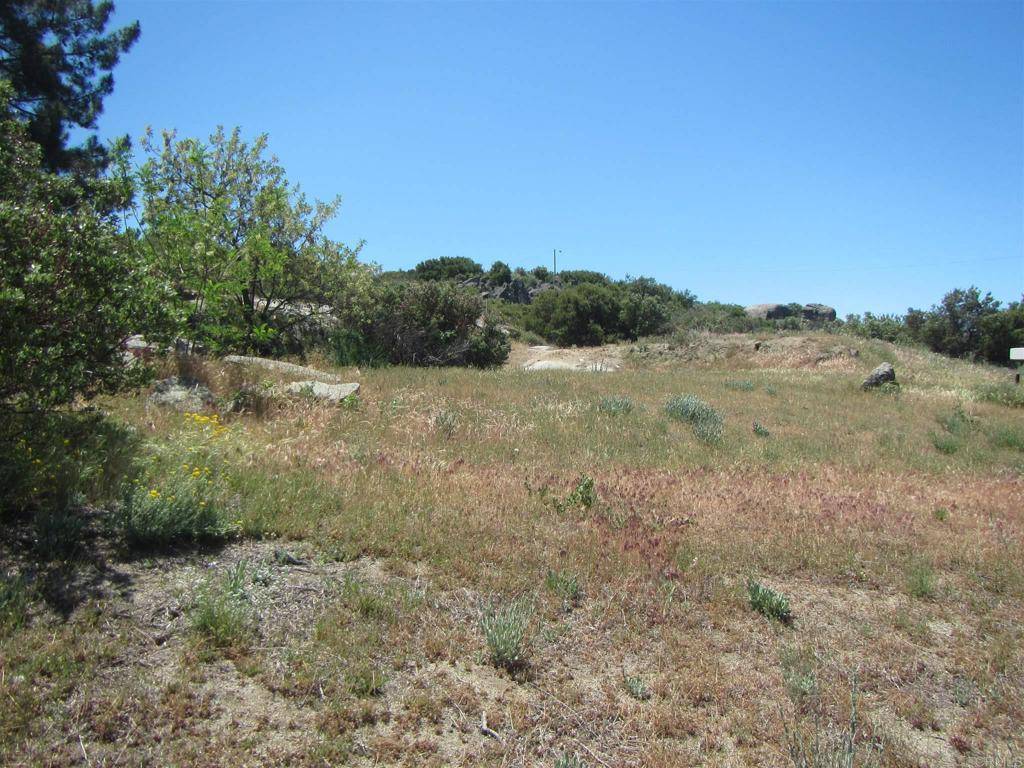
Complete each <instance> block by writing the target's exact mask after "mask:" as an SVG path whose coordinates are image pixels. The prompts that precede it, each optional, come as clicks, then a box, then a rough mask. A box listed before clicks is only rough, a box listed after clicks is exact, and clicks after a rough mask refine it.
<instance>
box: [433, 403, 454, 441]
mask: <svg viewBox="0 0 1024 768" xmlns="http://www.w3.org/2000/svg"><path fill="white" fill-rule="evenodd" d="M458 428H459V414H458V413H456V412H455V411H452V410H449V409H447V408H445V409H444V410H441V411H438V412H437V413H435V414H434V429H436V430H437V431H438V433H439V434H440V435H441V436H442V437H444V438H445V439H446V440H451V439H452V438H453V437H455V432H456V431H457V430H458Z"/></svg>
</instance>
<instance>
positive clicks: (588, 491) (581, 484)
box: [555, 475, 597, 513]
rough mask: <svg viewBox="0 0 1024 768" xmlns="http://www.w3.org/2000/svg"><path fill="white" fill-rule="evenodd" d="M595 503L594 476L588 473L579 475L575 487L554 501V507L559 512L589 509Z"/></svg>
mask: <svg viewBox="0 0 1024 768" xmlns="http://www.w3.org/2000/svg"><path fill="white" fill-rule="evenodd" d="M596 503H597V489H596V488H595V487H594V478H592V477H591V476H590V475H580V478H579V480H577V481H576V487H575V488H573V489H572V491H571V492H570V493H569V495H568V496H566V497H565V498H564V499H561V500H556V501H555V508H556V509H557V510H558V511H559V512H560V513H561V512H567V511H568V510H570V509H590V508H591V507H593V506H594V505H595V504H596Z"/></svg>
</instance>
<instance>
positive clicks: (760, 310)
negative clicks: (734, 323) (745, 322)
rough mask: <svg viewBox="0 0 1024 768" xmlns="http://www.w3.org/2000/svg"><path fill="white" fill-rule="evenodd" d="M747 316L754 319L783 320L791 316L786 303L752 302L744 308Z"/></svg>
mask: <svg viewBox="0 0 1024 768" xmlns="http://www.w3.org/2000/svg"><path fill="white" fill-rule="evenodd" d="M745 311H746V313H747V317H752V318H753V319H755V320H785V319H786V318H787V317H792V316H793V308H792V307H790V306H789V305H788V304H753V305H751V306H749V307H747V308H746V310H745Z"/></svg>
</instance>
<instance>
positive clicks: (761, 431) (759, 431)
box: [754, 421, 772, 437]
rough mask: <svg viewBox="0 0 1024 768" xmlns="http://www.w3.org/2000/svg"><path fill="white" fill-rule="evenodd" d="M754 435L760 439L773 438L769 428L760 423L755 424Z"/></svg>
mask: <svg viewBox="0 0 1024 768" xmlns="http://www.w3.org/2000/svg"><path fill="white" fill-rule="evenodd" d="M754 434H755V435H757V436H758V437H771V436H772V433H771V432H769V431H768V428H767V427H766V426H765V425H764V424H762V423H761V422H759V421H755V422H754Z"/></svg>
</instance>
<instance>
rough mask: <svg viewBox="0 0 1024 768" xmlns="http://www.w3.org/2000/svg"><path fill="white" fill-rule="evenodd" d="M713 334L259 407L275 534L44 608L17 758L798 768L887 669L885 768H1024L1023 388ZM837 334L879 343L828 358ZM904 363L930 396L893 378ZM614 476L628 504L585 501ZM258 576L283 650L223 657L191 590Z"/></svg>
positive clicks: (10, 695) (948, 366) (0, 710)
mask: <svg viewBox="0 0 1024 768" xmlns="http://www.w3.org/2000/svg"><path fill="white" fill-rule="evenodd" d="M701 343H702V344H705V345H708V344H718V345H719V346H720V347H724V348H726V352H723V353H721V354H719V352H717V351H716V352H715V353H714V354H711V355H705V356H704V357H701V356H700V355H699V354H697V355H694V354H691V351H690V350H683V351H682V352H681V353H679V354H676V350H671V349H668V348H666V349H664V350H662V351H661V353H660V354H658V355H654V356H652V355H651V354H650V350H649V349H648V350H647V351H646V352H645V351H642V350H641V351H639V352H638V353H636V354H628V353H627V354H626V355H625V359H626V360H627V361H629V362H628V364H627V370H624V371H620V372H617V373H608V374H586V373H575V372H557V371H546V372H524V371H518V370H514V369H507V370H502V371H492V372H477V371H466V370H448V369H444V370H412V369H398V368H393V369H381V370H365V371H361V372H355V371H351V372H350V373H351V375H352V377H353V378H354V379H355V380H358V381H360V383H361V385H362V390H361V393H360V400H359V405H358V407H356V408H333V407H327V406H324V405H319V404H316V403H314V402H310V401H305V400H298V401H294V402H282V403H281V404H279V406H278V407H277V408H275V409H272V410H271V411H270V412H269V413H268V415H267V416H266V417H264V418H256V417H253V416H239V417H235V418H233V419H231V420H229V422H228V424H229V429H228V433H227V434H226V435H225V437H224V442H223V445H222V451H223V452H222V456H221V458H222V460H223V462H224V464H225V466H226V467H227V470H226V473H225V475H224V477H223V479H222V481H221V482H222V486H223V487H222V488H221V494H222V500H223V501H224V503H225V504H228V505H229V506H230V508H231V509H232V510H233V511H235V512H237V515H238V517H239V519H240V520H241V521H242V529H243V531H244V532H245V538H244V539H243V540H241V541H239V542H236V543H233V544H230V545H228V546H226V547H224V548H223V549H220V550H217V551H212V550H208V551H203V552H196V551H182V552H178V553H176V554H175V555H174V556H164V555H160V556H154V557H153V558H152V559H151V560H150V561H146V560H116V559H115V560H114V561H112V562H110V563H108V564H107V571H106V572H104V573H103V574H102V575H101V576H100V577H99V578H100V580H101V581H102V582H103V583H104V584H105V587H104V588H103V589H102V590H100V592H99V593H98V594H97V597H96V598H95V599H94V600H93V601H91V602H88V603H83V604H82V605H80V606H79V607H78V608H77V609H76V610H75V612H74V613H73V614H72V615H71V618H70V619H69V620H68V621H67V622H63V623H62V622H57V621H56V619H53V618H50V617H47V616H46V615H45V611H43V610H42V609H38V610H37V611H36V613H37V615H36V616H34V618H33V621H32V622H30V624H29V626H28V627H26V628H23V629H19V630H17V631H15V632H13V633H9V634H8V636H7V637H6V638H4V639H3V640H2V641H0V668H2V674H0V701H2V703H0V720H3V721H4V725H2V726H0V735H2V736H3V747H2V748H0V755H2V757H3V758H4V759H5V760H6V761H7V762H8V763H10V764H14V765H21V764H25V765H30V764H31V765H34V764H40V765H67V764H74V763H80V764H95V765H101V764H104V765H146V764H176V765H224V764H237V765H268V764H276V765H297V764H307V765H350V764H351V765H371V764H377V765H380V764H383V765H410V766H412V765H438V766H440V765H555V763H556V761H557V760H558V759H559V758H560V757H563V756H566V755H577V756H578V758H579V760H580V761H581V763H582V764H584V765H590V766H599V765H604V766H619V765H646V766H677V765H722V766H726V765H728V766H734V765H765V766H771V765H785V764H790V747H791V745H792V743H793V740H794V738H798V735H799V734H805V735H809V734H811V733H812V732H815V731H817V732H818V733H819V734H824V735H825V736H828V735H829V734H835V735H836V736H837V737H838V734H840V733H841V732H842V730H843V729H844V728H846V727H847V724H848V720H849V712H850V691H851V681H852V680H854V679H855V680H856V688H857V691H858V702H857V704H858V710H859V729H858V735H857V739H856V745H855V746H856V751H857V762H856V764H858V765H859V764H865V765H867V764H870V760H872V759H875V760H876V761H877V762H879V763H881V764H884V765H891V766H917V765H921V766H923V765H929V766H953V765H960V764H966V765H979V766H981V765H986V766H987V765H1000V766H1002V765H1007V766H1009V765H1019V761H1020V757H1021V754H1022V750H1024V736H1022V734H1024V703H1022V702H1024V654H1022V651H1021V648H1022V645H1024V562H1022V559H1021V552H1022V551H1024V548H1022V543H1024V453H1022V452H1021V451H1019V450H1017V449H1015V448H1013V447H1012V446H1011V447H1007V444H1006V441H1005V440H1002V441H1000V440H996V439H994V437H993V435H995V433H996V431H997V430H1004V431H1005V430H1011V431H1012V430H1018V431H1021V432H1024V412H1022V411H1020V410H1013V409H1009V408H1005V407H1001V406H997V405H993V404H990V403H984V402H975V401H974V400H973V399H972V392H973V391H974V388H975V387H976V386H978V385H979V384H981V383H984V382H988V381H991V380H994V379H996V378H997V377H999V376H1000V375H1005V374H1000V373H999V372H997V371H994V370H991V369H984V368H979V367H975V366H971V365H968V364H965V363H959V362H954V361H945V360H943V359H941V358H937V357H935V356H932V355H927V354H924V353H920V352H916V351H907V350H892V349H891V348H888V347H886V346H885V345H879V344H873V343H859V342H851V341H850V340H846V339H844V340H841V342H837V340H836V337H810V338H808V339H798V340H796V341H787V342H785V343H780V342H779V341H778V340H769V343H770V344H774V345H775V348H776V351H775V352H770V353H769V352H766V353H765V355H766V356H765V357H764V358H761V359H759V360H756V361H754V362H751V360H750V359H749V355H745V354H744V353H737V352H728V350H729V349H733V348H737V349H741V350H742V349H746V348H747V347H748V346H750V345H752V343H753V339H751V338H746V337H743V338H739V339H729V340H727V342H719V341H716V340H714V339H712V340H707V339H705V340H702V341H701ZM838 343H841V344H842V345H844V346H846V347H850V346H853V347H856V348H857V350H858V352H859V355H858V356H856V357H853V356H850V355H848V354H843V355H841V356H839V357H836V356H829V355H826V357H825V358H823V359H820V360H819V359H818V358H819V357H820V356H821V354H822V353H823V350H824V351H827V350H828V349H829V348H831V347H833V346H835V345H836V344H838ZM716 349H718V347H716ZM759 354H760V353H759ZM883 356H893V357H894V360H893V362H894V363H895V364H896V367H897V372H898V375H899V377H900V379H901V381H902V382H904V386H903V388H902V391H901V392H900V393H899V394H897V395H886V394H880V393H865V392H862V391H861V390H860V388H859V384H860V381H861V379H862V378H863V376H864V374H865V373H866V372H867V371H868V370H870V369H871V368H872V367H873V366H874V365H875V364H876V363H877V362H878V361H879V360H880V359H882V357H883ZM695 360H696V362H695ZM766 361H767V362H766ZM202 373H203V375H204V376H205V377H206V378H208V379H209V380H210V381H211V382H212V384H213V386H214V388H215V390H217V392H218V394H220V395H223V396H227V395H229V394H230V390H231V388H232V387H236V386H238V382H236V381H229V380H227V378H226V377H224V376H222V375H221V374H220V372H219V371H218V369H217V368H216V366H208V370H205V371H203V372H202ZM738 380H742V381H744V382H746V381H749V382H750V384H751V386H749V387H748V386H746V384H744V385H742V386H738V385H737V384H736V382H737V381H738ZM685 393H692V394H695V395H697V396H699V397H700V398H702V399H704V400H706V401H707V402H709V403H710V404H711V405H712V406H713V407H714V408H716V409H717V410H718V411H719V412H720V413H722V414H723V415H724V417H725V433H724V437H723V439H722V441H721V442H720V443H719V444H717V445H711V446H709V445H707V444H704V443H702V442H700V441H698V440H697V439H695V438H694V435H693V433H692V431H691V429H690V428H689V426H688V425H686V424H680V423H677V422H674V421H672V420H671V419H669V418H667V417H666V415H665V414H664V412H663V407H664V404H665V402H666V401H667V400H668V399H669V398H670V397H672V396H675V395H679V394H685ZM605 397H628V398H629V399H630V400H631V401H632V402H633V404H634V408H633V410H632V411H631V412H629V413H608V412H604V411H602V410H601V409H599V408H598V404H599V403H600V401H601V399H602V398H605ZM107 405H108V407H109V408H110V410H111V411H112V413H113V414H114V416H115V417H116V418H119V419H123V420H126V421H128V422H130V423H133V424H135V425H137V426H138V427H139V428H140V429H141V430H143V431H144V432H145V434H146V435H147V436H148V439H149V440H151V441H155V442H160V441H165V440H166V439H167V437H168V436H169V435H172V434H175V433H177V432H178V431H180V430H181V429H182V428H183V427H182V423H181V421H182V420H181V417H180V416H179V415H177V414H168V413H166V412H158V411H153V410H149V409H147V408H146V407H145V405H144V401H143V400H142V399H141V398H139V399H133V398H119V399H117V400H112V401H110V402H109V403H108V404H107ZM957 407H959V408H960V413H962V418H961V417H960V416H957V417H956V418H955V419H953V420H952V421H951V415H953V414H954V409H956V408H957ZM755 421H756V422H758V423H760V424H761V425H763V426H764V427H765V428H766V429H767V430H768V433H769V434H768V436H767V437H764V436H759V435H756V434H755V433H754V431H753V430H752V424H753V423H754V422H755ZM949 425H952V427H949ZM950 429H952V430H953V431H950ZM947 435H948V436H949V439H950V440H952V441H953V442H954V445H955V448H954V449H953V450H952V452H943V451H941V450H939V449H938V448H937V447H936V436H939V437H942V436H947ZM940 442H941V441H940ZM583 476H587V477H591V478H593V479H594V481H595V489H596V496H597V499H596V502H595V503H593V504H592V505H590V506H587V505H585V504H583V503H565V500H566V498H567V497H569V495H570V494H571V492H572V490H573V489H574V488H575V487H576V485H577V483H578V481H579V479H580V478H581V477H583ZM559 502H561V503H559ZM281 551H286V552H287V553H288V554H289V555H293V556H294V558H295V559H296V560H298V561H300V563H299V564H293V563H291V562H290V561H281V560H280V555H279V553H280V552H281ZM243 560H244V561H245V562H247V563H248V568H249V571H248V572H249V573H253V574H257V575H256V576H253V577H252V579H251V581H250V582H249V585H248V587H247V599H248V600H249V601H250V602H251V610H252V612H253V616H254V622H255V626H256V630H255V635H254V638H253V639H252V641H251V643H250V644H249V645H248V647H246V648H243V649H234V650H232V651H231V652H230V653H221V652H214V651H211V650H210V649H209V648H208V647H205V646H204V645H203V644H202V643H201V642H200V641H198V640H197V639H196V638H195V637H194V636H192V635H191V634H190V632H189V630H188V620H187V614H188V606H189V599H190V595H191V594H192V591H194V589H195V588H196V585H197V584H198V583H199V580H200V579H201V578H202V577H204V575H209V574H218V573H225V572H227V571H228V570H230V569H231V568H232V567H234V566H235V565H236V564H237V563H238V562H239V561H243ZM549 571H556V572H558V573H562V574H571V575H573V576H575V577H576V578H577V579H578V582H579V584H580V587H581V591H582V594H581V596H580V598H579V599H578V600H577V601H569V602H567V601H566V600H564V599H563V598H562V597H561V596H559V595H558V594H556V593H554V592H553V591H552V590H550V589H548V588H547V587H546V586H545V580H546V577H547V574H548V572H549ZM750 577H754V578H757V579H758V580H760V581H762V582H763V583H764V584H766V585H767V586H769V587H771V588H773V589H775V590H777V591H779V592H781V593H783V594H785V595H786V596H788V598H789V599H790V601H791V605H792V609H793V613H794V616H795V623H794V625H793V626H792V627H785V626H782V625H780V624H777V623H773V622H771V621H770V620H769V619H767V618H765V617H763V616H761V615H760V614H758V613H755V612H754V611H752V610H751V609H750V608H749V606H748V604H747V598H746V590H745V583H746V580H747V579H748V578H750ZM264 582H265V583H264ZM119 584H120V586H118V585H119ZM516 599H519V600H524V601H526V602H528V603H529V604H530V605H531V606H532V610H531V613H530V623H529V630H528V645H527V656H526V658H527V660H528V664H527V666H526V667H525V668H524V669H521V670H518V671H515V672H514V673H509V672H506V671H503V670H499V669H496V668H494V667H493V666H492V665H491V664H490V663H489V661H488V654H487V649H486V647H485V644H484V639H483V637H482V634H481V632H480V627H479V618H480V614H481V611H482V610H484V609H485V608H486V607H487V606H500V605H505V604H508V603H509V602H510V601H512V600H516ZM627 678H630V679H632V678H636V679H638V680H639V681H641V682H642V684H643V686H644V687H645V688H646V690H647V691H649V693H650V696H649V698H643V697H641V698H637V697H636V696H634V695H631V692H630V689H629V686H627V684H626V680H627ZM12 702H13V703H12ZM19 718H20V719H19ZM826 740H827V739H826ZM1014 761H1016V762H1014ZM821 764H822V765H825V764H832V763H825V762H822V763H821Z"/></svg>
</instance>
